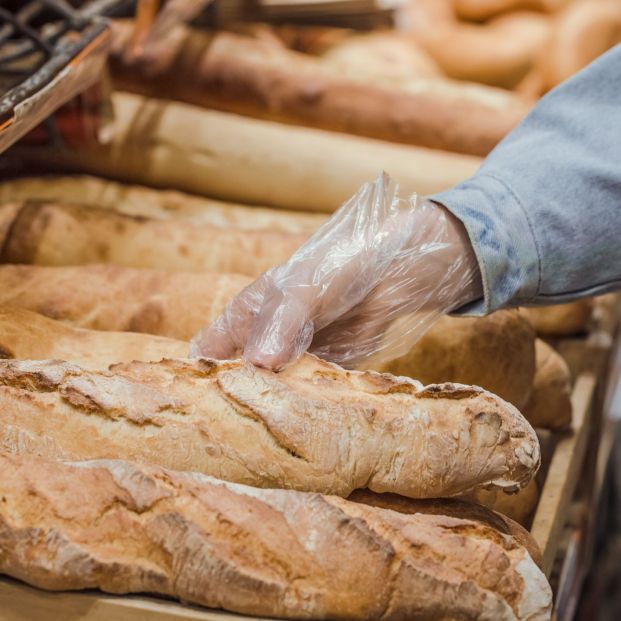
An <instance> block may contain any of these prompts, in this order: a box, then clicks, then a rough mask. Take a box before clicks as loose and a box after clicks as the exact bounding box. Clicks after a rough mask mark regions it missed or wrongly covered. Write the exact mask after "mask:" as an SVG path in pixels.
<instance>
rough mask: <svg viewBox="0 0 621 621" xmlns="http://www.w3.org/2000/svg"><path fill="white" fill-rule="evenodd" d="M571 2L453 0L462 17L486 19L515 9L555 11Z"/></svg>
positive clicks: (458, 13) (566, 0)
mask: <svg viewBox="0 0 621 621" xmlns="http://www.w3.org/2000/svg"><path fill="white" fill-rule="evenodd" d="M571 2H573V0H453V6H454V9H455V14H456V15H457V17H459V18H460V19H466V20H472V21H486V20H488V19H491V18H492V17H496V16H497V15H501V14H503V13H512V12H514V11H543V12H545V13H553V12H554V11H558V10H559V9H560V8H562V7H563V6H564V5H566V4H568V3H571Z"/></svg>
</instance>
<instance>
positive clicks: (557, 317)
mask: <svg viewBox="0 0 621 621" xmlns="http://www.w3.org/2000/svg"><path fill="white" fill-rule="evenodd" d="M594 308H595V303H594V300H593V299H592V298H589V299H586V300H577V301H575V302H569V303H567V304H556V305H554V306H538V307H532V308H526V307H524V308H521V309H520V312H521V313H522V314H523V315H524V317H526V319H527V320H528V321H529V322H530V323H531V324H532V326H533V328H535V331H536V332H537V334H539V335H541V336H568V335H571V334H579V333H580V332H584V331H585V330H586V329H587V328H588V327H589V324H590V322H591V319H592V317H593V310H594Z"/></svg>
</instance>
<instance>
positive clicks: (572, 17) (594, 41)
mask: <svg viewBox="0 0 621 621" xmlns="http://www.w3.org/2000/svg"><path fill="white" fill-rule="evenodd" d="M620 42H621V6H620V5H619V2H618V0H575V1H574V2H571V3H570V4H569V5H568V6H567V8H566V9H565V10H564V11H562V12H561V13H560V14H559V16H558V18H557V20H556V22H555V24H554V28H553V30H552V35H551V39H550V44H549V46H548V47H547V48H546V53H545V54H544V55H543V57H542V61H541V63H540V70H541V75H542V77H543V81H544V86H545V89H546V90H549V89H551V88H554V87H555V86H556V85H557V84H560V83H561V82H563V81H565V80H566V79H568V78H570V77H571V76H572V75H574V73H577V72H578V71H580V70H581V69H583V68H584V67H586V66H587V65H588V64H589V63H590V62H592V61H593V60H595V59H596V58H597V57H598V56H599V55H600V54H603V53H604V52H606V51H607V50H609V49H610V48H611V47H613V46H614V45H616V44H617V43H620Z"/></svg>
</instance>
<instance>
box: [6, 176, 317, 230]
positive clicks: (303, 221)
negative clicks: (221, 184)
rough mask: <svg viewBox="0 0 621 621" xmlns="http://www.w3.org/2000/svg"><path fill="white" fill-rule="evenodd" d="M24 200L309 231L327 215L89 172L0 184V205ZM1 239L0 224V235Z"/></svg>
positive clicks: (239, 226) (213, 223) (214, 223)
mask: <svg viewBox="0 0 621 621" xmlns="http://www.w3.org/2000/svg"><path fill="white" fill-rule="evenodd" d="M26 200H44V201H57V202H61V203H76V204H83V205H93V206H95V207H106V208H108V209H113V210H115V211H118V212H120V213H124V214H127V215H130V216H144V217H146V218H158V219H161V220H174V219H183V220H190V221H191V222H194V223H196V224H209V225H211V226H218V227H222V228H226V227H234V228H237V229H251V230H260V229H269V230H272V231H282V232H286V233H312V232H314V231H315V230H316V229H318V228H319V227H320V226H321V225H322V224H323V223H324V222H325V221H326V219H327V216H326V215H324V214H313V213H307V212H303V211H289V210H286V209H267V208H265V207H249V206H247V205H237V204H235V203H223V202H221V201H216V200H214V199H211V198H204V197H202V196H193V195H192V194H184V193H183V192H177V191H175V190H153V189H151V188H147V187H144V186H138V185H126V184H122V183H117V182H115V181H110V180H108V179H101V178H99V177H91V176H88V175H75V176H72V177H62V176H60V177H59V176H47V177H24V178H18V179H11V180H6V181H2V182H0V204H4V203H13V202H21V201H26ZM0 226H1V225H0ZM3 237H4V235H3V233H2V230H1V228H0V239H2V238H3Z"/></svg>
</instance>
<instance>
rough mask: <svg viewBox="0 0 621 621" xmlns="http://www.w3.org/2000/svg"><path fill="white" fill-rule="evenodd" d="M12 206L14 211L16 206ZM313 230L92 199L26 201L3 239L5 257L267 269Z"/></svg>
mask: <svg viewBox="0 0 621 621" xmlns="http://www.w3.org/2000/svg"><path fill="white" fill-rule="evenodd" d="M4 209H7V206H0V211H2V210H4ZM8 209H9V210H11V212H12V213H13V205H8ZM308 236H309V235H308V234H302V233H298V234H291V233H282V232H278V231H269V230H262V231H251V230H246V231H243V230H240V229H234V228H219V227H215V226H211V225H208V224H195V223H193V222H188V221H183V220H173V221H164V220H159V219H153V218H144V217H142V216H130V215H126V214H122V213H117V212H113V211H110V210H109V209H101V208H98V207H90V206H87V205H73V204H69V203H54V202H46V201H25V202H24V203H22V206H21V208H20V209H19V211H18V212H17V214H16V215H15V219H14V221H13V224H12V225H11V227H10V229H9V230H8V231H7V233H6V237H5V239H4V243H2V240H0V244H1V245H0V262H3V263H25V264H34V265H84V264H89V263H112V264H116V265H125V266H129V267H150V268H157V269H163V270H168V271H180V270H181V271H183V270H186V271H214V272H216V271H217V272H233V273H240V274H247V275H249V276H259V275H260V274H262V273H263V272H264V271H265V270H267V269H269V268H270V267H273V266H275V265H277V264H279V263H281V262H283V261H286V260H287V259H288V258H289V257H290V256H291V255H292V254H293V253H294V252H295V251H296V250H297V249H298V248H299V247H300V246H301V245H302V244H303V243H304V242H305V241H306V239H307V238H308Z"/></svg>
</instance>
